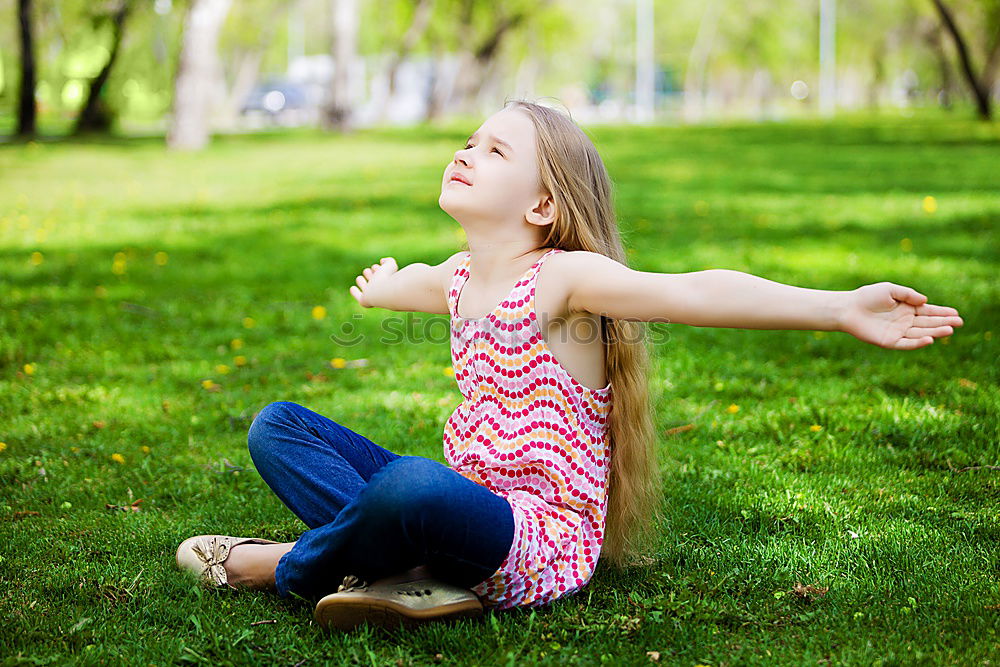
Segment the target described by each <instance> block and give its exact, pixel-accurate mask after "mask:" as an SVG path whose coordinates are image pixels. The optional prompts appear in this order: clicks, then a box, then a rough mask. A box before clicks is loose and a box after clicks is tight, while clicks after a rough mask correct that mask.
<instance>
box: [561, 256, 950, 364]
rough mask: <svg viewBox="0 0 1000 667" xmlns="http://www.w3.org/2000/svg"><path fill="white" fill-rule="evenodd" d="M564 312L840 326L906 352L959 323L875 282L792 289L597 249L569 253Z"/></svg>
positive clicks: (726, 323) (919, 298) (744, 324)
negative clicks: (637, 261) (669, 268)
mask: <svg viewBox="0 0 1000 667" xmlns="http://www.w3.org/2000/svg"><path fill="white" fill-rule="evenodd" d="M567 254H572V255H573V256H574V257H573V258H572V260H571V262H569V263H567V265H566V266H567V269H568V271H569V272H570V273H571V277H570V278H569V284H570V285H571V287H570V288H569V309H570V311H587V312H590V313H595V314H598V315H605V316H607V317H611V318H613V319H624V320H638V321H643V322H677V323H680V324H690V325H692V326H698V327H733V328H738V329H813V330H820V331H844V332H846V333H849V334H851V335H853V336H855V337H856V338H858V339H859V340H862V341H865V342H866V343H872V344H873V345H878V346H879V347H884V348H889V349H895V350H913V349H916V348H919V347H924V346H925V345H930V344H931V343H933V342H934V339H935V338H940V337H941V336H949V335H951V334H952V333H953V331H954V330H953V327H957V326H962V318H961V317H959V316H958V311H957V310H955V309H954V308H949V307H946V306H934V305H931V304H928V303H927V297H925V296H924V295H922V294H919V293H918V292H916V291H915V290H913V289H910V288H909V287H903V286H901V285H895V284H893V283H888V282H883V283H875V284H873V285H865V286H863V287H859V288H857V289H855V290H850V291H829V290H818V289H809V288H805V287H795V286H792V285H785V284H782V283H778V282H774V281H772V280H767V279H765V278H760V277H758V276H754V275H750V274H748V273H742V272H740V271H731V270H728V269H710V270H707V271H694V272H691V273H654V272H647V271H635V270H633V269H630V268H628V267H627V266H624V265H623V264H620V263H619V262H616V261H614V260H613V259H610V258H609V257H605V256H604V255H601V254H599V253H591V252H574V253H567Z"/></svg>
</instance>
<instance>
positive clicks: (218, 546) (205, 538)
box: [177, 535, 278, 589]
mask: <svg viewBox="0 0 1000 667" xmlns="http://www.w3.org/2000/svg"><path fill="white" fill-rule="evenodd" d="M240 544H278V542H274V541H272V540H264V539H261V538H258V537H230V536H228V535H195V536H194V537H189V538H187V539H186V540H184V541H183V542H181V543H180V546H178V547H177V567H179V568H181V569H182V570H184V571H185V572H190V573H191V574H193V575H195V576H197V577H198V579H199V581H201V582H202V583H205V584H208V585H210V586H213V587H223V586H225V587H229V588H232V589H236V587H235V586H232V585H230V584H229V575H228V573H227V572H226V568H225V566H224V565H223V563H225V562H226V559H227V558H229V552H230V550H231V549H232V548H233V547H235V546H238V545H240Z"/></svg>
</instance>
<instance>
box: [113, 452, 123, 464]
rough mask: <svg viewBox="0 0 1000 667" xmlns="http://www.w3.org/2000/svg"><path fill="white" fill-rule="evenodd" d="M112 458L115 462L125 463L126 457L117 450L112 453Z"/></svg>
mask: <svg viewBox="0 0 1000 667" xmlns="http://www.w3.org/2000/svg"><path fill="white" fill-rule="evenodd" d="M111 460H112V461H114V462H115V463H125V457H124V456H122V455H121V454H119V453H118V452H115V453H114V454H112V455H111Z"/></svg>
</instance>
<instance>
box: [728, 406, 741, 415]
mask: <svg viewBox="0 0 1000 667" xmlns="http://www.w3.org/2000/svg"><path fill="white" fill-rule="evenodd" d="M739 411H740V406H738V405H736V404H735V403H733V404H732V405H730V406H729V407H728V408H726V412H728V413H729V414H731V415H735V414H736V413H737V412H739Z"/></svg>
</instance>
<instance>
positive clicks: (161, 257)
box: [153, 250, 169, 266]
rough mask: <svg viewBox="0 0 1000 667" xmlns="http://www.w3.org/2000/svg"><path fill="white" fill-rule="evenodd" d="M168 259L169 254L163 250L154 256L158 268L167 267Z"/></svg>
mask: <svg viewBox="0 0 1000 667" xmlns="http://www.w3.org/2000/svg"><path fill="white" fill-rule="evenodd" d="M168 259H169V257H167V253H165V252H163V251H162V250H161V251H160V252H158V253H156V254H155V255H153V261H154V262H156V265H157V266H164V265H166V263H167V260H168Z"/></svg>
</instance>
